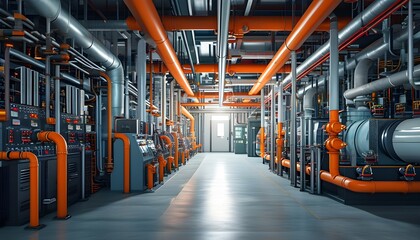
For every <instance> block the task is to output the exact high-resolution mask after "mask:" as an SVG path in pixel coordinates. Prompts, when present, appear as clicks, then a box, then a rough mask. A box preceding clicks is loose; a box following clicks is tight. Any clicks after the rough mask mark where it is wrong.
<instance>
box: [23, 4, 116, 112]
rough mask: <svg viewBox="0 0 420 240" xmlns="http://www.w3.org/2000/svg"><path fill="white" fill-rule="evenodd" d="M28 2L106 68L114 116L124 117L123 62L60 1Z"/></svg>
mask: <svg viewBox="0 0 420 240" xmlns="http://www.w3.org/2000/svg"><path fill="white" fill-rule="evenodd" d="M26 2H27V3H28V4H30V6H31V7H32V9H34V10H35V11H36V12H38V13H39V14H40V15H41V16H42V17H45V18H47V19H49V20H50V21H51V24H52V25H53V26H55V28H57V29H59V30H60V31H62V32H63V33H64V34H66V35H67V36H68V37H71V38H73V39H74V40H75V41H76V43H77V44H78V45H79V46H80V47H82V48H83V52H85V53H87V54H89V56H91V57H92V58H93V59H95V61H98V62H100V63H101V64H102V65H103V66H104V67H106V69H107V75H108V76H109V77H110V78H111V80H112V93H113V95H112V115H113V116H121V115H123V99H124V91H123V89H124V72H123V66H122V64H121V61H120V60H119V59H118V58H117V57H116V56H115V55H114V54H112V53H111V52H110V51H109V49H107V48H106V47H105V46H104V45H102V43H100V42H99V41H98V40H97V39H96V38H95V37H94V36H93V35H92V34H91V33H90V32H89V31H88V30H87V29H86V28H85V27H83V26H82V25H81V24H80V23H79V22H78V21H77V20H76V19H75V18H73V17H72V16H71V15H69V13H68V11H65V10H64V9H63V8H62V5H61V3H60V0H26Z"/></svg>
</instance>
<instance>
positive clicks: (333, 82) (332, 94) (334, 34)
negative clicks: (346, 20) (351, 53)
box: [328, 16, 340, 111]
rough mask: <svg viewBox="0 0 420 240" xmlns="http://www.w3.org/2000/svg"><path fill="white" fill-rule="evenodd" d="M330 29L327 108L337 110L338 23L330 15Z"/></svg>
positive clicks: (338, 88)
mask: <svg viewBox="0 0 420 240" xmlns="http://www.w3.org/2000/svg"><path fill="white" fill-rule="evenodd" d="M330 20H331V29H330V81H329V82H328V85H329V86H328V90H329V93H328V95H329V110H330V111H331V110H333V111H334V110H339V92H340V85H339V78H338V61H339V59H338V25H337V17H336V16H333V17H331V19H330Z"/></svg>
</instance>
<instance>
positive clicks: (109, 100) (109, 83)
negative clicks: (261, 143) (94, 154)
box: [99, 71, 114, 173]
mask: <svg viewBox="0 0 420 240" xmlns="http://www.w3.org/2000/svg"><path fill="white" fill-rule="evenodd" d="M99 75H100V76H101V77H103V78H104V79H105V80H106V83H107V91H108V98H107V108H108V115H107V118H108V125H107V134H108V136H107V144H108V145H107V146H108V149H107V152H108V159H107V162H106V171H107V173H111V172H112V170H113V169H114V163H113V161H112V122H113V121H112V79H111V78H110V77H109V76H108V75H107V74H106V73H104V72H101V71H100V72H99Z"/></svg>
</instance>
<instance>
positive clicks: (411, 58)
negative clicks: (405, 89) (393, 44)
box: [407, 0, 420, 90]
mask: <svg viewBox="0 0 420 240" xmlns="http://www.w3.org/2000/svg"><path fill="white" fill-rule="evenodd" d="M407 57H408V63H407V72H408V81H409V82H410V84H411V86H412V87H413V88H414V89H415V90H420V86H418V85H416V83H415V82H414V78H413V69H414V53H413V2H412V0H409V1H408V56H407Z"/></svg>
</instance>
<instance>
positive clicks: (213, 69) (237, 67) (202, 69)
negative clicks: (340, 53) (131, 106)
mask: <svg viewBox="0 0 420 240" xmlns="http://www.w3.org/2000/svg"><path fill="white" fill-rule="evenodd" d="M266 66H267V65H265V64H248V63H239V64H229V65H227V66H226V70H225V72H226V73H227V74H229V75H235V74H237V73H262V72H263V71H264V69H265V68H266ZM150 69H152V71H153V72H154V73H168V72H169V70H168V68H167V67H166V66H165V65H161V64H154V65H153V66H152V67H150V65H149V64H147V67H146V71H147V73H149V72H150ZM182 69H183V71H184V74H190V73H193V71H192V68H191V66H190V65H182ZM194 70H195V73H217V72H218V71H219V66H218V64H211V63H208V64H207V63H204V64H196V65H194ZM289 72H290V65H284V66H283V67H281V68H280V69H279V70H278V71H277V73H289Z"/></svg>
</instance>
